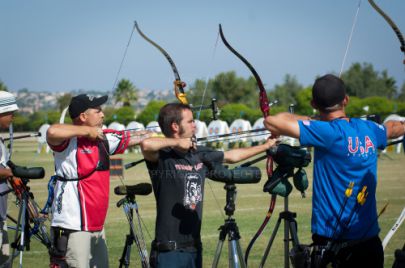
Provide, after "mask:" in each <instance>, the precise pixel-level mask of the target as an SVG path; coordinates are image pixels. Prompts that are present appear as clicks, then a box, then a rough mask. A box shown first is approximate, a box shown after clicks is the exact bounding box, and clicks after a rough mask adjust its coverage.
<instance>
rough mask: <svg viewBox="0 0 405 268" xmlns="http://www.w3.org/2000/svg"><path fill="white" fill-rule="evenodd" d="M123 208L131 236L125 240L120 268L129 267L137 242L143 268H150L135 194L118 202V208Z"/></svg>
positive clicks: (128, 235) (130, 194) (129, 194)
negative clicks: (132, 251) (133, 247)
mask: <svg viewBox="0 0 405 268" xmlns="http://www.w3.org/2000/svg"><path fill="white" fill-rule="evenodd" d="M120 206H123V210H124V213H125V215H126V217H127V220H128V223H129V234H127V236H126V239H125V245H124V249H123V251H122V255H121V258H120V266H119V267H120V268H122V267H125V268H128V267H129V263H130V259H131V247H132V245H133V243H134V242H135V244H136V246H137V248H138V253H139V256H140V258H141V265H142V268H149V257H148V251H147V249H146V243H145V239H144V236H143V232H142V226H141V217H140V215H139V213H138V204H137V203H136V200H135V194H132V193H128V194H127V195H126V196H125V197H124V198H122V199H121V200H120V201H118V202H117V207H120ZM134 209H135V212H136V218H137V220H136V224H134V221H133V216H134Z"/></svg>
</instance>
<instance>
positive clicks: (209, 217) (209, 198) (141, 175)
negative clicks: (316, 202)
mask: <svg viewBox="0 0 405 268" xmlns="http://www.w3.org/2000/svg"><path fill="white" fill-rule="evenodd" d="M36 148H37V144H36V142H35V141H34V140H32V141H26V140H25V141H23V140H16V141H15V142H14V154H13V157H12V158H13V161H14V162H15V163H16V164H18V165H27V166H31V167H32V166H42V167H44V168H45V170H46V177H45V179H42V180H31V181H30V182H29V186H30V187H31V190H32V192H33V193H34V195H35V199H36V200H37V202H38V203H39V204H40V206H41V207H42V206H43V204H44V202H45V200H46V198H47V188H46V185H47V182H48V178H49V177H50V176H51V175H52V174H53V170H54V169H53V159H52V155H51V154H45V153H42V154H36ZM122 157H123V159H124V163H128V162H131V161H134V160H137V159H139V158H140V157H141V156H140V155H137V154H134V153H130V154H126V155H123V156H122ZM404 165H405V155H404V154H400V155H398V154H394V153H390V152H389V153H388V155H383V156H381V157H380V159H379V169H378V174H379V185H378V188H377V202H378V204H377V205H378V209H381V208H382V207H383V206H384V205H385V204H386V203H387V202H389V206H388V208H387V210H386V212H385V213H384V214H383V215H382V216H381V217H380V219H379V223H380V226H381V234H380V236H381V238H384V237H385V235H386V234H387V232H388V230H389V229H390V228H391V227H392V225H393V224H394V222H395V221H396V219H397V217H398V216H399V214H400V212H401V211H402V209H403V207H404V206H405V183H404V179H405V176H404V171H403V170H402V168H403V167H404ZM258 166H259V167H261V168H264V162H261V163H259V164H258ZM306 170H307V174H308V177H309V181H310V185H311V182H312V176H311V174H312V164H311V165H310V166H309V167H308V168H306ZM124 175H125V176H124V177H125V179H124V183H125V184H128V185H133V184H136V183H140V182H148V181H149V177H148V175H147V171H146V167H145V165H143V164H142V165H139V166H137V167H134V168H132V169H129V170H126V171H125V172H124ZM264 182H265V179H262V181H261V182H260V183H259V184H253V185H238V186H237V187H238V188H237V190H238V195H237V199H236V211H235V214H234V218H235V219H236V222H237V224H238V226H239V231H240V234H241V237H242V238H241V240H240V243H241V246H242V249H243V251H244V250H245V248H246V246H247V244H248V243H249V240H250V239H251V238H252V236H253V235H254V233H255V232H256V231H257V229H258V228H259V225H260V224H261V222H262V221H263V219H264V216H265V213H266V212H267V209H268V205H269V201H270V196H269V195H268V194H265V193H263V192H262V185H263V183H264ZM120 184H121V181H120V180H119V179H112V180H111V188H110V189H111V198H110V207H109V211H108V216H107V221H106V233H107V243H108V247H109V260H110V266H111V267H118V266H119V259H120V257H121V253H122V250H123V247H124V244H125V236H126V234H127V233H128V222H127V220H126V217H125V214H124V212H123V211H122V209H121V208H117V207H116V203H117V201H118V200H119V199H120V198H121V197H120V196H116V195H114V193H113V189H114V187H115V186H117V185H120ZM311 196H312V189H311V186H310V187H309V189H308V190H307V197H306V198H304V199H303V198H301V195H300V193H299V192H298V191H296V190H293V192H292V193H291V195H290V198H289V204H290V206H289V207H290V210H291V211H294V212H297V221H298V236H299V239H300V242H302V243H305V244H308V243H310V237H311V232H310V218H311ZM204 199H205V201H204V216H203V225H202V239H203V245H204V267H210V266H211V264H212V260H213V256H214V252H215V248H216V244H217V241H218V235H219V233H218V227H219V226H220V225H222V224H223V223H224V218H223V213H222V212H223V208H224V205H225V190H224V189H223V184H221V183H217V182H212V181H210V182H209V183H206V190H205V197H204ZM14 201H15V198H14V196H13V195H12V194H10V195H9V214H10V215H12V216H14V217H17V213H18V208H17V207H16V206H15V203H14ZM137 202H138V205H139V211H140V214H141V216H142V219H143V221H144V223H145V225H144V232H145V238H146V240H147V243H148V245H150V241H151V240H152V238H153V232H154V219H155V202H154V199H153V195H152V194H151V195H149V196H139V197H137ZM282 210H283V200H282V199H281V198H280V197H279V198H278V200H277V204H276V208H275V211H274V215H273V217H272V219H271V220H270V223H269V225H268V227H267V228H266V229H265V231H264V233H263V235H262V236H261V237H260V238H259V239H258V241H257V242H256V244H255V246H254V248H253V249H252V251H251V253H250V257H249V266H250V267H258V265H259V263H260V260H261V256H262V255H263V251H264V248H265V247H266V245H267V242H268V239H269V237H270V235H271V232H272V230H273V228H274V225H275V222H276V220H277V217H278V213H279V212H281V211H282ZM9 225H11V223H9ZM9 236H10V239H12V238H13V237H14V236H13V232H12V231H10V232H9ZM404 242H405V225H403V226H401V228H400V229H399V230H398V231H397V233H396V234H395V235H394V237H393V238H392V239H391V241H390V243H389V244H388V246H387V248H386V250H385V267H391V266H392V262H393V253H394V251H395V249H397V248H402V246H403V244H404ZM131 255H132V256H131V267H140V265H139V258H138V256H137V251H136V249H135V248H133V249H132V254H131ZM48 260H49V257H48V253H47V250H46V248H45V247H44V246H42V245H41V244H39V242H38V241H36V240H34V239H33V240H32V243H31V250H30V251H26V252H24V255H23V265H24V267H38V268H40V267H48V263H49V261H48ZM17 262H18V260H17V259H16V260H15V262H14V263H15V265H16V264H17ZM227 266H228V264H227V245H226V244H224V248H223V251H222V256H221V261H220V265H219V267H227ZM266 267H283V227H282V226H281V228H280V229H279V232H278V235H277V237H276V239H275V242H274V244H273V246H272V250H271V252H270V255H269V257H268V259H267V262H266Z"/></svg>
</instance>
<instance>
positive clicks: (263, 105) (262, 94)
mask: <svg viewBox="0 0 405 268" xmlns="http://www.w3.org/2000/svg"><path fill="white" fill-rule="evenodd" d="M219 34H220V36H221V39H222V42H223V43H224V44H225V46H226V47H227V48H228V49H229V50H230V51H231V52H232V53H233V54H234V55H235V56H236V57H238V58H239V59H240V60H241V61H242V62H243V63H244V64H245V65H246V66H247V67H248V68H249V70H250V71H251V72H252V74H253V76H254V78H255V79H256V83H257V86H258V88H259V104H260V109H261V111H262V113H263V117H264V118H266V117H267V116H268V115H269V114H270V106H269V100H268V98H267V93H266V89H265V88H264V85H263V82H262V80H261V79H260V76H259V75H258V73H257V72H256V70H255V69H254V68H253V66H252V65H251V64H250V63H249V62H248V61H247V60H246V59H245V58H244V57H243V56H242V55H241V54H240V53H239V52H237V51H236V50H235V49H234V48H233V47H232V46H231V45H230V44H229V43H228V41H227V40H226V38H225V36H224V33H223V31H222V26H221V24H220V25H219ZM266 171H267V177H268V179H270V178H271V176H272V175H273V158H272V157H271V156H270V155H269V154H267V162H266ZM276 197H277V195H275V194H272V196H271V200H270V205H269V209H268V211H267V213H266V217H265V219H264V221H263V223H262V224H261V226H260V228H259V230H258V231H257V232H256V234H255V235H254V236H253V238H252V240H251V241H250V243H249V245H248V247H247V249H246V253H245V263H246V265H247V261H248V257H249V253H250V249H251V248H252V247H253V244H254V243H255V242H256V239H257V238H258V237H259V236H260V235H261V233H262V232H263V230H264V228H265V227H266V225H267V223H268V222H269V220H270V218H271V215H272V214H273V211H274V207H275V204H276Z"/></svg>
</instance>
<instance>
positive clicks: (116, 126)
mask: <svg viewBox="0 0 405 268" xmlns="http://www.w3.org/2000/svg"><path fill="white" fill-rule="evenodd" d="M108 129H114V130H118V131H121V130H125V126H124V125H123V124H121V123H118V122H112V123H111V124H109V125H108Z"/></svg>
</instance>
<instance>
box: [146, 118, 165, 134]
mask: <svg viewBox="0 0 405 268" xmlns="http://www.w3.org/2000/svg"><path fill="white" fill-rule="evenodd" d="M146 129H148V130H150V131H153V132H156V133H162V130H161V129H160V127H159V123H158V122H157V121H151V122H149V123H148V124H147V125H146Z"/></svg>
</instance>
